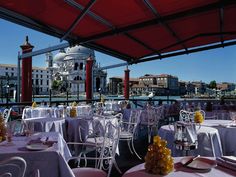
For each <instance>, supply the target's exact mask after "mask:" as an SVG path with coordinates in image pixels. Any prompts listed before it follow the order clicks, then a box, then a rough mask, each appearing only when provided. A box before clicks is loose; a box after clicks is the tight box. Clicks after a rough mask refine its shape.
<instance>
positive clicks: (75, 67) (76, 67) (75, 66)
mask: <svg viewBox="0 0 236 177" xmlns="http://www.w3.org/2000/svg"><path fill="white" fill-rule="evenodd" d="M77 69H78V63H75V65H74V70H75V71H76V70H77Z"/></svg>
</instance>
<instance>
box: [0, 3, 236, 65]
mask: <svg viewBox="0 0 236 177" xmlns="http://www.w3.org/2000/svg"><path fill="white" fill-rule="evenodd" d="M0 2H1V3H0V17H1V18H4V19H7V20H9V21H12V22H15V23H18V24H21V25H24V26H27V27H30V28H33V29H36V30H38V31H41V32H44V33H47V34H50V35H53V36H56V37H59V38H62V39H65V40H67V41H69V42H71V43H72V44H74V43H75V44H82V45H84V46H87V47H90V48H93V49H95V50H98V51H100V52H103V53H106V54H109V55H112V56H115V57H117V58H120V59H122V60H125V61H128V62H131V63H132V62H141V61H143V59H145V58H146V59H147V60H148V59H149V58H150V59H152V57H153V56H155V57H154V58H155V59H158V58H159V59H160V58H162V57H167V56H172V55H174V54H173V52H176V55H177V54H184V53H188V52H190V51H198V50H199V51H200V50H201V47H202V46H206V45H209V44H214V45H216V44H217V45H216V46H218V47H221V46H224V44H225V45H231V44H235V43H236V41H234V40H235V39H236V23H235V17H236V1H235V0H226V1H217V0H207V1H206V0H191V1H190V0H97V1H95V0H91V1H88V0H64V1H63V0H34V1H28V0H21V1H17V0H1V1H0ZM228 42H230V43H228ZM196 47H198V48H199V49H197V48H196ZM206 48H207V47H206ZM208 48H209V46H208ZM192 49H193V50H192Z"/></svg>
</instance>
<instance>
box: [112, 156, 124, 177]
mask: <svg viewBox="0 0 236 177" xmlns="http://www.w3.org/2000/svg"><path fill="white" fill-rule="evenodd" d="M113 164H114V166H115V168H116V170H117V171H118V172H119V173H120V174H122V172H121V170H120V168H119V167H118V165H117V163H116V159H114V161H113Z"/></svg>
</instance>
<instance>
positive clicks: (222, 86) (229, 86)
mask: <svg viewBox="0 0 236 177" xmlns="http://www.w3.org/2000/svg"><path fill="white" fill-rule="evenodd" d="M216 87H217V89H219V90H221V91H233V90H235V84H234V83H229V82H222V83H217V84H216Z"/></svg>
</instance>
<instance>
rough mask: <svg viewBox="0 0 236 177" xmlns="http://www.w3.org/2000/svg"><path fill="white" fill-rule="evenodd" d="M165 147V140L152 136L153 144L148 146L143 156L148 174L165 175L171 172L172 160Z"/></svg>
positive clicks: (169, 151) (168, 150)
mask: <svg viewBox="0 0 236 177" xmlns="http://www.w3.org/2000/svg"><path fill="white" fill-rule="evenodd" d="M166 145H167V142H166V140H162V139H161V137H159V136H154V138H153V144H151V145H149V146H148V151H147V154H146V156H145V169H146V171H147V172H148V173H153V174H161V175H167V174H168V173H170V172H171V171H172V170H173V168H174V159H173V158H172V157H171V150H170V149H168V148H167V147H166Z"/></svg>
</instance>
